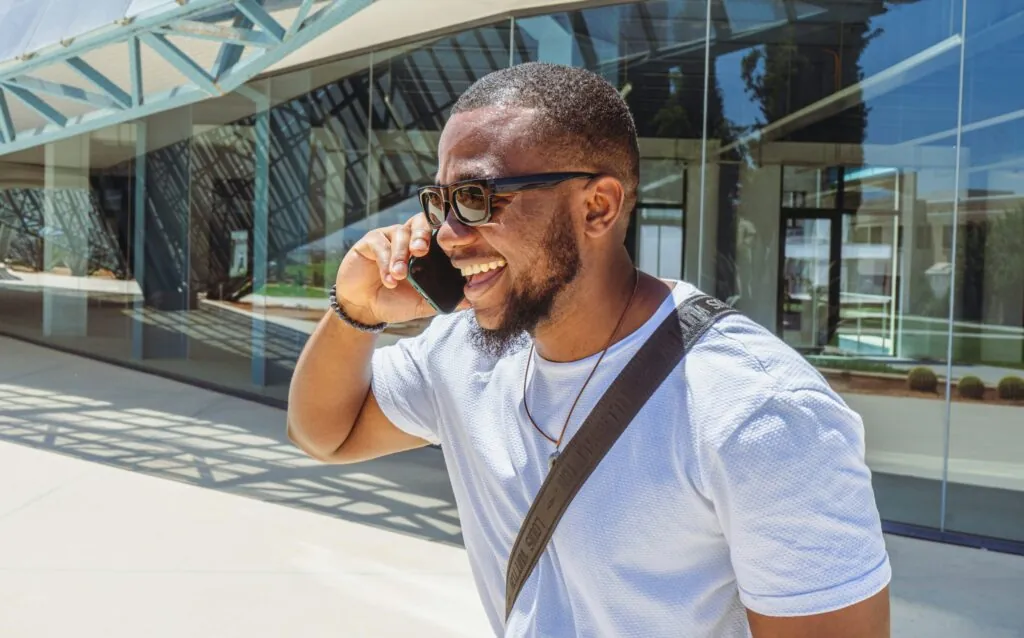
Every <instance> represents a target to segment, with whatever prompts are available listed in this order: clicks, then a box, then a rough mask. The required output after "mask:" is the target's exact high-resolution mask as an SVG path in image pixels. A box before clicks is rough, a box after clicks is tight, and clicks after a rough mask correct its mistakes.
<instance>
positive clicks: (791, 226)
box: [737, 218, 832, 352]
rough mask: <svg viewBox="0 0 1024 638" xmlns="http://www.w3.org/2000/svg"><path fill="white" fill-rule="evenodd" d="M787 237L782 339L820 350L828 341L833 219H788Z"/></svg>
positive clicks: (783, 279) (783, 256) (792, 344)
mask: <svg viewBox="0 0 1024 638" xmlns="http://www.w3.org/2000/svg"><path fill="white" fill-rule="evenodd" d="M739 234H741V233H738V235H739ZM785 237H786V239H785V243H784V245H783V252H782V284H781V285H782V291H783V293H782V304H783V308H782V338H783V339H784V340H785V341H786V343H788V344H789V345H790V346H792V347H793V348H796V349H797V350H803V351H811V352H819V351H820V350H821V349H822V348H823V347H824V346H825V345H826V344H827V343H828V303H829V283H830V268H831V266H832V261H831V258H830V255H831V248H832V222H831V221H830V220H828V219H799V218H792V219H787V220H786V235H785ZM744 239H745V238H744ZM744 239H740V238H739V237H738V238H737V242H741V241H744Z"/></svg>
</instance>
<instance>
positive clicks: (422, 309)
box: [336, 213, 435, 324]
mask: <svg viewBox="0 0 1024 638" xmlns="http://www.w3.org/2000/svg"><path fill="white" fill-rule="evenodd" d="M430 235H431V229H430V223H429V222H428V221H427V217H426V215H424V214H423V213H420V214H418V215H416V216H415V217H412V218H411V219H409V220H408V221H407V222H406V223H405V224H400V225H395V226H389V227H387V228H378V229H376V230H371V231H370V232H368V233H366V234H365V235H364V236H363V237H362V238H361V239H360V240H359V241H358V242H356V244H355V246H353V247H352V249H351V250H349V252H348V254H347V255H345V258H344V259H343V260H342V262H341V266H339V267H338V274H337V278H336V283H337V286H338V287H337V293H338V303H340V304H341V305H342V307H343V308H344V309H345V312H346V313H348V314H349V316H351V317H352V318H353V319H356V320H357V321H361V322H364V323H369V324H375V323H380V322H387V323H400V322H403V321H410V320H412V319H420V318H423V317H429V316H431V315H433V314H435V310H434V309H433V308H432V307H431V306H430V304H429V303H427V301H426V299H424V298H423V296H422V295H420V293H418V292H417V291H416V289H415V288H413V287H412V284H410V283H409V282H408V281H406V280H405V279H406V276H407V275H408V273H409V259H410V258H411V257H422V256H423V255H426V254H427V251H429V250H430Z"/></svg>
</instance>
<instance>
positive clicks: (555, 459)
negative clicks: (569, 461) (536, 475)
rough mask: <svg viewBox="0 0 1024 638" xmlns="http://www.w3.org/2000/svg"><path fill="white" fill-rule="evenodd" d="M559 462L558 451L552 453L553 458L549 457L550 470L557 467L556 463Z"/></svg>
mask: <svg viewBox="0 0 1024 638" xmlns="http://www.w3.org/2000/svg"><path fill="white" fill-rule="evenodd" d="M557 460H558V450H555V451H554V452H552V453H551V456H549V457H548V469H549V470H550V469H552V468H553V467H555V461H557Z"/></svg>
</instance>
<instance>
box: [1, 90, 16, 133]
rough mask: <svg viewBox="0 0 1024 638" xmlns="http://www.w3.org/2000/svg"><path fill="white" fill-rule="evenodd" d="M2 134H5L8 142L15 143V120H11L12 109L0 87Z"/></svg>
mask: <svg viewBox="0 0 1024 638" xmlns="http://www.w3.org/2000/svg"><path fill="white" fill-rule="evenodd" d="M0 134H3V138H4V141H5V142H7V143H8V144H12V143H14V140H15V139H16V138H17V133H16V132H15V130H14V121H13V120H11V110H10V109H9V108H8V107H7V96H6V95H4V90H3V88H2V87H0Z"/></svg>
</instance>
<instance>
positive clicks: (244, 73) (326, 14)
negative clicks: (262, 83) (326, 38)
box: [218, 0, 373, 93]
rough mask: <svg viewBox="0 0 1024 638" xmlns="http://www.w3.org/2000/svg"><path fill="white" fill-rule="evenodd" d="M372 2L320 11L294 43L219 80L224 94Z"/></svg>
mask: <svg viewBox="0 0 1024 638" xmlns="http://www.w3.org/2000/svg"><path fill="white" fill-rule="evenodd" d="M372 2H373V0H334V3H333V4H332V5H330V6H328V7H325V8H324V9H321V10H320V11H319V12H318V13H317V14H316V15H314V16H313V17H312V18H310V19H309V20H308V21H306V24H305V25H304V26H303V27H302V28H301V29H299V31H298V33H296V34H295V36H294V37H293V38H292V39H291V40H289V41H287V42H285V43H283V44H282V45H280V46H278V47H275V48H273V49H268V50H266V51H264V52H262V53H257V54H255V55H253V56H252V57H250V58H249V59H248V60H246V61H245V62H242V63H241V64H239V65H238V66H237V67H236V68H234V69H233V70H232V71H230V72H228V73H227V74H226V75H224V76H222V77H218V83H219V84H220V87H221V90H222V91H224V92H225V93H229V92H231V91H234V90H235V89H236V88H238V87H239V86H241V85H242V84H244V83H245V82H248V81H249V80H250V79H251V78H252V77H254V76H255V75H256V74H257V73H259V72H260V71H262V70H264V69H267V68H270V66H272V65H274V64H277V63H278V62H280V61H281V60H283V59H284V58H286V57H288V56H289V55H291V53H292V52H294V51H295V50H297V49H299V48H301V47H302V46H303V45H304V44H306V43H307V42H309V41H310V40H313V39H315V38H318V37H320V36H321V35H323V34H324V33H326V32H328V31H330V30H331V29H333V28H334V27H335V26H337V25H339V24H341V23H342V22H344V21H345V20H347V19H349V18H350V17H352V16H353V15H355V14H356V13H358V12H359V11H362V10H363V9H364V8H365V7H367V6H369V5H370V4H371V3H372Z"/></svg>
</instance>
